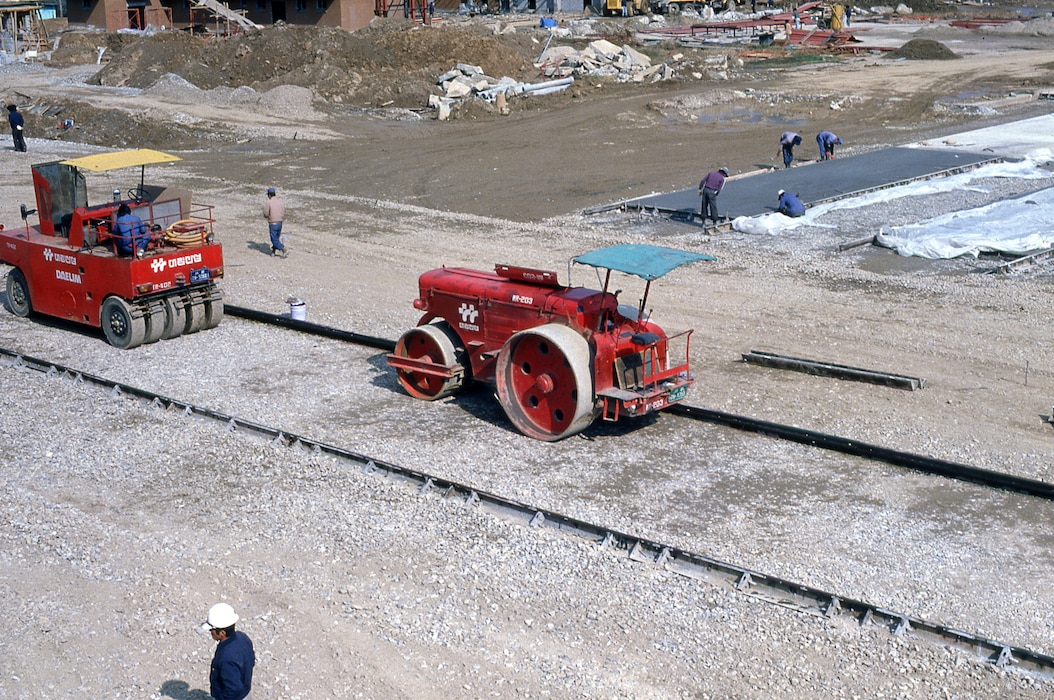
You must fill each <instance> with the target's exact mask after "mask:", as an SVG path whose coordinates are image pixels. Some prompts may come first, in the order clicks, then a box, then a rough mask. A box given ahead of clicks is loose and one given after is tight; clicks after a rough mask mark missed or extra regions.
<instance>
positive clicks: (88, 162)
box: [62, 148, 181, 173]
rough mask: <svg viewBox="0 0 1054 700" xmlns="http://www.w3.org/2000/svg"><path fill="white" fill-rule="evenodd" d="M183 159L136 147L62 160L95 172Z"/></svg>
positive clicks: (65, 163) (64, 163)
mask: <svg viewBox="0 0 1054 700" xmlns="http://www.w3.org/2000/svg"><path fill="white" fill-rule="evenodd" d="M177 160H181V158H179V156H173V155H170V154H168V153H162V152H161V151H154V150H151V149H149V148H135V149H132V150H129V151H113V152H111V153H99V154H97V155H94V156H84V157H83V158H71V159H70V160H64V161H62V164H63V165H72V166H73V167H75V168H79V169H81V170H90V171H92V172H93V173H101V172H105V171H107V170H117V169H118V168H130V167H133V166H136V165H151V164H153V163H171V162H173V161H177Z"/></svg>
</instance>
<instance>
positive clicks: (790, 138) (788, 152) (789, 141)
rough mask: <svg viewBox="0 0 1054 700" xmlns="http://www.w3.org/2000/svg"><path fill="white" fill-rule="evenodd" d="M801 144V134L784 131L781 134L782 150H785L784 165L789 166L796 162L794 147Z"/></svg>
mask: <svg viewBox="0 0 1054 700" xmlns="http://www.w3.org/2000/svg"><path fill="white" fill-rule="evenodd" d="M798 145H801V134H799V133H797V132H794V131H784V132H783V133H782V134H781V135H780V150H781V151H782V152H783V167H784V168H789V167H790V166H791V163H792V162H794V147H795V146H798Z"/></svg>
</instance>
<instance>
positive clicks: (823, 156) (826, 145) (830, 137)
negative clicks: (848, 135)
mask: <svg viewBox="0 0 1054 700" xmlns="http://www.w3.org/2000/svg"><path fill="white" fill-rule="evenodd" d="M816 145H817V146H819V147H820V160H833V159H834V147H835V146H841V145H842V139H840V138H838V137H837V136H835V135H834V134H832V133H831V132H830V131H821V132H820V133H818V134H816Z"/></svg>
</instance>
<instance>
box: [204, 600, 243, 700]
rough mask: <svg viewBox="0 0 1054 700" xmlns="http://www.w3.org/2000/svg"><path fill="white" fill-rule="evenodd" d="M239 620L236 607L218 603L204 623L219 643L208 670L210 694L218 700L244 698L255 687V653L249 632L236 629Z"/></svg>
mask: <svg viewBox="0 0 1054 700" xmlns="http://www.w3.org/2000/svg"><path fill="white" fill-rule="evenodd" d="M237 622H238V614H237V613H236V612H234V608H232V607H231V606H230V605H228V604H227V603H216V604H215V605H213V606H212V607H211V608H209V615H208V618H207V619H206V620H205V623H204V624H203V625H202V626H201V629H202V630H203V631H205V632H207V633H209V634H210V635H212V639H213V641H215V642H216V643H217V644H216V653H215V654H213V656H212V666H211V668H210V670H209V694H210V695H212V697H214V698H216V700H245V698H248V697H249V693H250V692H251V691H252V686H253V668H254V667H255V666H256V654H255V652H254V651H253V643H252V640H251V639H249V635H247V634H245V632H239V631H237V630H236V629H235V624H236V623H237Z"/></svg>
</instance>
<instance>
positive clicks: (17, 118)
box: [7, 105, 26, 153]
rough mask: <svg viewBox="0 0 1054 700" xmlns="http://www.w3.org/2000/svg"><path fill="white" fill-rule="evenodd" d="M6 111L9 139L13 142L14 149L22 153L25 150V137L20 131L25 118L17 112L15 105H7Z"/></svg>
mask: <svg viewBox="0 0 1054 700" xmlns="http://www.w3.org/2000/svg"><path fill="white" fill-rule="evenodd" d="M7 112H8V114H7V121H9V122H10V123H11V140H12V141H14V142H15V150H16V151H22V152H23V153H24V152H25V150H26V137H25V134H23V133H22V132H23V130H24V129H25V126H26V120H25V119H23V118H22V115H21V114H19V112H18V107H17V106H16V105H8V106H7Z"/></svg>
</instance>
